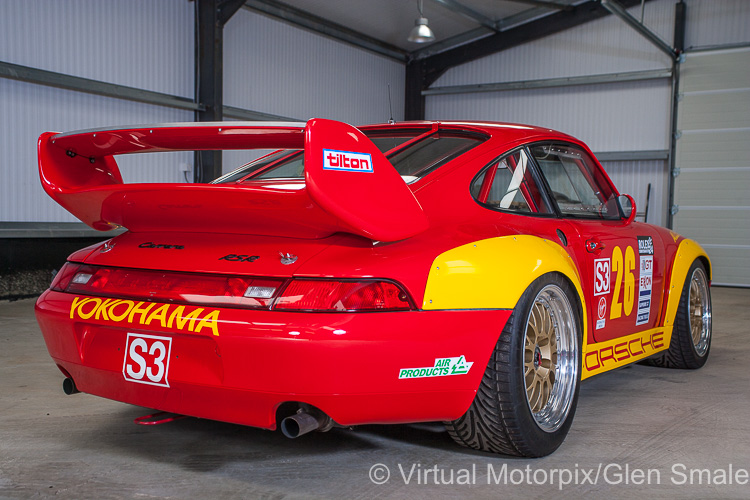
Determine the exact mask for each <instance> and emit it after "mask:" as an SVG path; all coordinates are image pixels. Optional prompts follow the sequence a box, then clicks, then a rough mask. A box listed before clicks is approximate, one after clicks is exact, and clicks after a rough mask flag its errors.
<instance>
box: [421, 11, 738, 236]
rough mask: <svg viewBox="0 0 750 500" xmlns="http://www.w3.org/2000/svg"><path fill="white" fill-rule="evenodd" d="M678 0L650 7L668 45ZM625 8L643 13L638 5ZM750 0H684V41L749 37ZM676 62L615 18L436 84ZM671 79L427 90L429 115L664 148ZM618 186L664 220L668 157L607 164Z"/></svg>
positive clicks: (615, 145)
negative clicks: (444, 92) (474, 90)
mask: <svg viewBox="0 0 750 500" xmlns="http://www.w3.org/2000/svg"><path fill="white" fill-rule="evenodd" d="M675 3H676V1H675V0H654V1H651V2H648V3H647V4H646V5H645V16H644V24H645V25H646V26H647V27H648V28H649V29H651V30H652V31H653V32H655V33H656V34H658V35H659V36H660V37H661V38H662V39H663V40H665V41H667V42H668V43H669V44H671V43H672V40H673V33H674V10H675ZM629 12H630V13H631V14H632V15H633V16H635V17H636V18H640V14H641V11H640V6H638V7H634V8H632V9H630V10H629ZM748 19H750V1H747V0H687V26H686V46H688V47H691V46H692V47H698V46H700V47H703V46H707V45H716V44H737V43H748V42H750V29H749V26H748ZM669 68H671V60H670V58H669V57H668V56H667V55H665V54H664V53H662V52H660V51H659V50H658V49H657V48H656V47H655V46H653V45H652V44H651V43H650V42H648V41H646V40H645V39H644V38H643V37H642V36H641V35H639V34H638V33H636V32H635V31H634V30H632V29H631V28H629V27H628V26H626V25H625V24H624V23H623V22H622V21H621V20H620V19H618V18H616V17H615V16H608V17H606V18H603V19H600V20H598V21H594V22H591V23H587V24H585V25H584V26H581V27H579V28H575V29H571V30H567V31H564V32H562V33H558V34H556V35H552V36H549V37H547V38H544V39H541V40H537V41H535V42H531V43H528V44H525V45H521V46H519V47H515V48H512V49H509V50H506V51H503V52H500V53H498V54H494V55H492V56H488V57H485V58H483V59H480V60H477V61H473V62H470V63H467V64H464V65H461V66H458V67H455V68H452V69H451V70H449V71H447V72H446V73H445V74H444V75H443V76H442V77H441V78H440V79H438V80H437V81H436V82H435V84H434V85H433V86H434V87H442V86H451V85H471V84H479V83H497V82H513V81H524V80H536V79H545V78H560V77H571V76H583V75H597V74H607V73H620V72H627V71H643V70H653V69H669ZM671 100H672V88H671V82H670V81H668V80H666V79H663V80H653V81H645V82H632V83H621V84H599V85H587V86H580V87H564V88H550V89H536V90H523V91H503V92H488V93H476V94H447V95H431V96H428V97H427V112H426V115H427V118H428V119H481V120H498V121H512V122H521V123H529V124H532V125H541V126H547V127H550V128H555V129H558V130H561V131H564V132H567V133H570V134H571V135H574V136H576V137H578V138H580V139H582V140H584V141H586V142H587V143H588V145H589V146H590V147H591V148H592V149H593V150H594V151H595V152H609V151H644V150H666V149H669V146H670V109H671ZM604 167H605V169H607V171H608V172H609V174H610V176H611V177H612V179H613V181H614V182H615V184H616V185H617V186H618V189H619V190H620V191H621V192H627V193H629V194H631V195H633V197H634V198H635V199H636V203H637V205H638V207H639V211H642V210H643V209H644V208H645V196H646V189H647V186H648V184H649V183H650V184H651V185H652V186H651V187H652V191H651V205H650V213H649V222H654V223H657V224H662V225H664V224H666V222H667V209H668V207H667V204H668V185H669V184H668V169H669V166H668V162H666V161H629V162H606V163H605V164H604Z"/></svg>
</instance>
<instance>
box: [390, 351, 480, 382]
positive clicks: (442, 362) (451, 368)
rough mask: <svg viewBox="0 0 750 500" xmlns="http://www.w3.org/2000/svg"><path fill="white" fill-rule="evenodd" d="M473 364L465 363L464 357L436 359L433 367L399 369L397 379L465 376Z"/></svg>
mask: <svg viewBox="0 0 750 500" xmlns="http://www.w3.org/2000/svg"><path fill="white" fill-rule="evenodd" d="M473 364H474V362H473V361H471V362H467V361H466V358H465V357H464V356H459V357H457V358H437V359H435V366H429V367H425V368H401V370H399V372H398V378H399V379H404V378H427V377H446V376H448V375H466V374H467V373H469V370H470V369H471V365H473Z"/></svg>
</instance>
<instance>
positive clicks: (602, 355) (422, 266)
mask: <svg viewBox="0 0 750 500" xmlns="http://www.w3.org/2000/svg"><path fill="white" fill-rule="evenodd" d="M38 149H39V169H40V176H41V180H42V185H43V187H44V189H45V190H46V192H47V193H48V194H49V195H50V196H51V197H52V198H53V199H54V200H56V201H57V202H58V203H59V204H60V205H62V206H63V207H64V208H66V209H67V210H68V211H70V212H71V213H72V214H74V215H75V216H76V217H78V218H79V219H80V220H82V221H83V222H85V223H86V224H88V225H89V226H91V227H92V228H95V229H99V230H103V231H106V230H109V229H113V228H119V227H123V228H127V231H126V232H124V233H123V234H120V235H118V236H116V237H114V238H112V239H110V240H108V241H106V242H104V243H103V244H99V245H94V246H91V247H88V248H85V249H83V250H80V251H78V252H76V253H74V254H72V255H71V256H70V257H69V259H68V262H67V263H66V264H65V265H64V267H62V269H61V270H60V271H59V272H58V273H57V275H56V276H55V278H54V280H53V282H52V284H51V287H50V289H49V290H47V291H46V292H45V293H44V294H43V295H42V296H41V297H40V298H39V300H38V302H37V304H36V315H37V319H38V321H39V325H40V327H41V330H42V332H43V334H44V339H45V341H46V344H47V348H48V350H49V353H50V355H51V356H52V358H53V359H54V361H55V363H56V364H57V366H58V367H59V368H60V370H61V371H62V373H63V374H64V376H65V381H64V383H63V386H64V389H65V390H66V392H68V393H73V392H77V391H82V392H85V393H89V394H94V395H97V396H102V397H105V398H110V399H113V400H117V401H122V402H126V403H131V404H134V405H140V406H144V407H148V408H155V409H158V410H163V411H167V412H174V413H178V414H183V415H190V416H195V417H201V418H207V419H215V420H221V421H226V422H233V423H237V424H243V425H249V426H255V427H260V428H265V429H276V428H277V425H280V427H281V428H282V431H283V432H284V434H286V435H287V436H289V437H296V436H299V435H302V434H304V433H306V432H310V431H312V430H323V431H324V430H328V429H331V428H332V427H333V426H355V425H359V424H375V423H387V424H393V423H409V422H426V421H444V422H445V425H446V426H447V428H448V432H449V433H450V435H451V437H452V438H453V439H455V440H456V441H457V442H458V443H459V444H461V445H464V446H468V447H471V448H476V449H479V450H484V451H490V452H497V453H503V454H509V455H520V456H528V457H535V456H543V455H547V454H549V453H551V452H553V451H554V450H555V449H556V448H557V447H558V446H559V445H560V444H561V443H562V441H563V439H564V438H565V436H566V434H567V432H568V430H569V428H570V426H571V423H572V420H573V415H574V413H575V409H576V403H577V399H578V393H579V385H580V382H581V380H584V379H586V378H588V377H591V376H593V375H597V374H600V373H603V372H606V371H609V370H612V369H615V368H619V367H622V366H624V365H627V364H629V363H634V362H638V361H642V360H648V361H649V362H650V363H652V364H655V365H659V366H666V367H672V368H698V367H700V366H702V365H703V364H704V363H705V362H706V358H707V357H708V353H709V349H710V344H711V298H710V289H709V287H710V279H711V263H710V261H709V259H708V256H707V255H706V252H705V251H704V250H703V249H702V248H701V247H700V246H699V245H698V244H697V243H695V242H694V241H691V240H689V239H685V238H682V237H681V236H679V235H677V234H675V233H674V232H671V231H669V230H667V229H664V228H661V227H656V226H652V225H648V224H644V223H640V222H637V221H635V220H634V218H635V215H636V210H635V206H634V203H633V200H632V198H630V197H629V196H627V195H622V196H621V195H619V193H618V191H617V189H616V188H615V186H614V185H613V184H612V182H611V181H610V179H609V178H608V176H607V174H606V173H605V172H604V170H603V169H602V167H601V165H600V164H599V163H598V162H597V160H596V158H595V157H594V155H593V154H592V153H591V151H590V150H589V149H588V148H587V147H586V145H585V144H583V143H582V142H580V141H579V140H577V139H575V138H573V137H570V136H568V135H565V134H562V133H559V132H555V131H552V130H548V129H543V128H538V127H531V126H525V125H513V124H502V123H472V122H406V123H396V124H382V125H371V126H364V127H360V128H355V127H353V126H350V125H347V124H344V123H341V122H336V121H331V120H324V119H313V120H310V121H308V122H307V123H260V122H250V123H242V122H225V123H194V124H167V125H155V126H146V127H137V128H128V129H106V130H91V131H81V132H72V133H63V134H58V133H51V132H50V133H45V134H43V135H42V136H41V137H40V139H39V144H38ZM253 149H273V150H276V152H274V153H271V154H269V155H267V156H264V157H262V158H260V159H258V160H256V161H252V162H250V163H248V164H246V165H243V166H241V167H240V168H238V169H236V170H234V171H233V172H231V173H229V174H227V175H225V176H223V177H221V178H219V179H216V180H215V181H214V182H212V183H210V184H125V183H123V178H122V175H121V173H120V170H119V168H118V165H117V163H116V160H115V157H116V156H117V155H121V154H128V153H142V152H158V151H179V150H253Z"/></svg>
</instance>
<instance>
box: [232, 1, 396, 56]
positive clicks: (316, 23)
mask: <svg viewBox="0 0 750 500" xmlns="http://www.w3.org/2000/svg"><path fill="white" fill-rule="evenodd" d="M244 7H245V8H246V9H248V10H251V11H254V12H260V13H261V14H265V15H267V16H270V17H273V18H276V19H280V20H282V21H284V22H286V23H289V24H292V25H295V26H297V27H300V28H303V29H306V30H309V31H313V32H315V33H319V34H321V35H325V36H328V37H331V38H334V39H336V40H339V41H341V42H346V43H349V44H351V45H354V46H356V47H359V48H361V49H365V50H367V51H370V52H375V53H377V54H380V55H382V56H386V57H389V58H391V59H394V60H396V61H399V62H406V61H407V59H408V58H409V53H408V52H407V51H406V50H403V49H401V48H399V47H396V46H395V45H391V44H389V43H386V42H383V41H381V40H378V39H376V38H373V37H371V36H368V35H365V34H364V33H360V32H359V31H355V30H353V29H349V28H347V27H345V26H342V25H340V24H337V23H334V22H331V21H328V20H327V19H323V18H322V17H318V16H315V15H313V14H310V13H309V12H306V11H304V10H300V9H297V8H294V7H292V6H290V5H286V4H283V3H281V2H277V1H276V0H247V1H246V2H245V5H244Z"/></svg>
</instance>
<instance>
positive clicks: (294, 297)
mask: <svg viewBox="0 0 750 500" xmlns="http://www.w3.org/2000/svg"><path fill="white" fill-rule="evenodd" d="M273 308H274V309H285V310H296V311H326V312H336V311H408V310H409V309H411V302H410V300H409V297H408V295H407V294H406V292H405V291H404V290H402V289H401V287H399V286H398V285H396V284H395V283H392V282H390V281H324V280H293V281H292V282H291V283H289V286H287V287H286V288H285V289H284V291H283V292H282V294H281V296H280V297H279V298H278V299H276V303H275V304H274V307H273Z"/></svg>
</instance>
